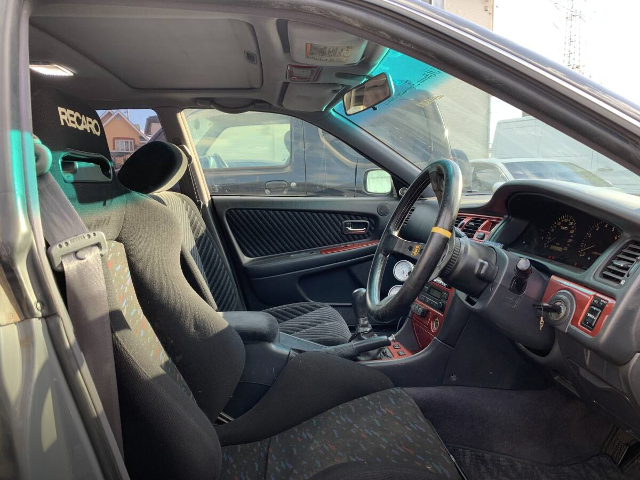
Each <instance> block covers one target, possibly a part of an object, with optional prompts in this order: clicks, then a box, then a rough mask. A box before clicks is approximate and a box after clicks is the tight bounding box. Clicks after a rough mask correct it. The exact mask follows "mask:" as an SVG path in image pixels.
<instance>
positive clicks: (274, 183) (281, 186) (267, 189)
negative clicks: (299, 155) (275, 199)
mask: <svg viewBox="0 0 640 480" xmlns="http://www.w3.org/2000/svg"><path fill="white" fill-rule="evenodd" d="M288 186H289V184H288V183H287V182H286V181H284V180H271V181H269V182H266V183H265V184H264V193H265V194H267V195H269V194H270V193H273V191H274V190H275V191H280V190H282V191H283V192H285V193H286V191H287V187H288Z"/></svg>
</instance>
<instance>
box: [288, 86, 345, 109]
mask: <svg viewBox="0 0 640 480" xmlns="http://www.w3.org/2000/svg"><path fill="white" fill-rule="evenodd" d="M340 90H342V85H338V84H337V83H306V84H302V83H290V84H289V86H288V87H287V93H285V95H284V98H283V100H282V106H283V107H284V108H286V109H288V110H298V111H299V112H321V111H322V110H324V108H325V107H326V106H327V105H328V104H329V103H330V102H331V101H332V100H333V99H334V98H335V96H336V95H337V94H338V93H339V92H340Z"/></svg>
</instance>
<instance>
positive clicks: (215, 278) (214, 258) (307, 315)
mask: <svg viewBox="0 0 640 480" xmlns="http://www.w3.org/2000/svg"><path fill="white" fill-rule="evenodd" d="M163 145H164V146H166V152H163V153H164V154H163V155H162V158H163V159H164V161H165V162H166V159H167V158H173V159H174V163H186V161H187V160H186V158H184V156H183V154H182V153H181V152H180V151H179V149H177V148H176V147H175V146H174V145H171V144H168V143H165V142H151V143H149V144H147V145H145V146H144V147H142V148H141V149H139V150H138V151H136V152H135V153H134V154H133V155H131V157H129V159H128V160H127V161H126V163H125V164H124V165H123V167H122V168H121V169H120V172H119V173H118V178H119V180H120V181H121V182H122V183H123V184H124V185H125V186H126V187H127V188H129V189H131V190H134V191H139V192H141V193H149V191H150V190H151V191H153V192H155V193H152V194H151V195H150V196H151V197H152V198H153V199H155V200H157V201H158V202H160V203H162V204H163V205H165V206H166V207H168V208H169V209H170V210H171V211H172V212H173V213H174V214H175V215H176V216H177V217H178V220H179V221H180V225H181V227H182V239H183V252H184V254H185V256H186V258H185V259H184V260H183V261H184V262H185V266H186V268H187V270H190V271H189V272H188V273H187V275H188V278H189V280H190V283H191V284H192V286H193V288H194V289H195V290H196V291H197V292H198V293H199V294H200V296H201V297H202V298H204V299H205V300H206V301H207V302H208V303H209V304H210V305H211V306H212V307H214V308H215V309H216V310H218V311H221V312H228V311H237V310H242V309H243V305H242V300H241V299H240V293H239V289H238V286H237V284H236V281H235V279H234V278H233V274H232V272H231V269H230V266H229V264H228V263H227V262H226V260H225V258H224V256H223V255H224V250H223V247H222V245H221V244H220V240H219V238H214V235H213V234H212V232H211V231H210V230H209V228H207V225H206V223H205V222H204V220H203V218H202V215H201V214H200V211H199V210H198V207H197V206H196V204H195V203H194V202H193V200H191V199H190V198H189V197H187V196H185V195H182V194H180V193H176V192H170V191H166V190H167V188H169V187H170V186H171V185H169V184H168V182H169V181H175V177H174V176H170V177H168V178H166V177H163V176H159V175H157V174H156V175H155V176H154V178H155V182H156V184H155V186H154V188H151V187H150V186H149V183H150V180H149V179H146V180H145V181H140V180H138V177H141V176H142V177H144V172H145V171H154V169H156V168H157V166H156V158H155V155H157V153H158V151H160V150H162V146H163ZM152 146H153V148H151V147H152ZM171 155H173V157H171ZM178 170H180V169H179V167H177V166H176V167H174V168H172V169H170V170H169V171H170V172H173V171H178ZM216 236H218V235H217V232H216ZM267 312H268V313H270V314H271V315H273V316H274V317H275V318H276V320H278V322H279V323H280V324H281V325H280V331H282V332H284V333H287V334H290V335H293V336H295V337H298V338H302V339H305V340H310V341H313V342H316V343H320V344H322V345H340V344H343V343H346V342H348V341H349V338H350V337H351V332H350V331H349V327H348V326H347V323H346V322H345V321H344V319H343V318H342V316H341V315H340V314H339V313H338V311H337V310H335V309H334V308H332V307H331V306H329V305H327V304H324V303H319V302H303V303H297V304H293V305H284V306H280V307H274V308H270V309H268V310H267Z"/></svg>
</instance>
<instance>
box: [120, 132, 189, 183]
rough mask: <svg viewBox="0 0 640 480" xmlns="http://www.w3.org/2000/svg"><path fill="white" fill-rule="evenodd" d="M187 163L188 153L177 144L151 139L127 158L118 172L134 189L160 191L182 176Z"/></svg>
mask: <svg viewBox="0 0 640 480" xmlns="http://www.w3.org/2000/svg"><path fill="white" fill-rule="evenodd" d="M187 163H188V162H187V157H186V156H185V154H184V153H183V152H182V150H180V149H179V148H178V147H176V146H175V145H173V144H171V143H167V142H157V141H156V142H149V143H147V144H146V145H143V146H142V147H140V148H139V149H138V150H136V151H135V152H134V153H133V154H132V155H131V156H130V157H129V158H128V159H127V161H126V162H124V165H123V166H122V168H121V169H120V171H119V172H118V180H120V183H121V184H122V185H124V186H125V187H127V188H128V189H129V190H133V191H135V192H140V193H145V194H148V193H160V192H164V191H165V190H168V189H169V188H171V187H172V186H173V185H174V184H175V183H176V182H177V181H178V180H180V178H182V176H183V175H184V172H185V170H186V169H187Z"/></svg>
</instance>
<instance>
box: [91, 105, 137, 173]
mask: <svg viewBox="0 0 640 480" xmlns="http://www.w3.org/2000/svg"><path fill="white" fill-rule="evenodd" d="M100 120H101V121H102V125H103V126H104V133H105V135H106V136H107V141H108V142H109V152H110V153H111V159H112V160H113V163H114V165H115V168H116V169H118V168H120V167H121V166H122V164H123V163H124V162H125V161H126V160H127V158H129V155H131V154H132V153H133V152H135V151H136V149H138V148H139V147H140V146H142V145H144V144H145V143H147V142H148V141H149V136H147V135H145V134H144V132H142V131H141V130H140V127H139V126H138V125H136V124H134V123H132V122H131V120H129V118H127V116H126V115H125V114H124V113H123V112H122V111H121V110H107V111H106V112H104V113H103V114H102V115H100Z"/></svg>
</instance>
